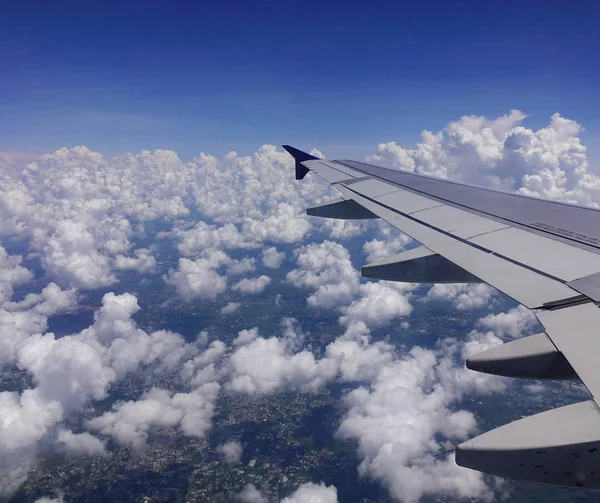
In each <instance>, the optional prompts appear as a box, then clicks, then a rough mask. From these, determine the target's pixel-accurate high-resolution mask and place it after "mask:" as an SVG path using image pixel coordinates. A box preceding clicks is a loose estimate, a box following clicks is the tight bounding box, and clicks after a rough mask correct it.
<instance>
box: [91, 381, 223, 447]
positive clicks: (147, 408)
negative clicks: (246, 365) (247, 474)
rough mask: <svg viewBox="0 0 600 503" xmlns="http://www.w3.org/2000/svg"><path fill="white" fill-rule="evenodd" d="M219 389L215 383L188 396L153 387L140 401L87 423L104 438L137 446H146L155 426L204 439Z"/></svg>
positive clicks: (120, 406) (124, 403)
mask: <svg viewBox="0 0 600 503" xmlns="http://www.w3.org/2000/svg"><path fill="white" fill-rule="evenodd" d="M219 388H220V386H219V384H217V383H216V382H212V383H208V384H204V385H202V386H200V387H199V388H197V389H195V390H194V391H191V392H189V393H171V392H169V391H167V390H164V389H158V388H153V389H151V390H150V391H148V392H147V393H146V394H145V395H144V396H143V397H142V398H141V399H140V400H137V401H129V402H121V403H118V404H117V405H116V406H114V407H113V410H112V411H110V412H106V413H105V414H103V415H102V416H100V417H96V418H94V419H91V420H90V421H88V423H87V424H88V426H89V427H90V428H91V429H93V430H95V431H98V432H99V433H100V434H102V435H105V436H111V437H113V438H114V439H115V440H116V441H117V442H120V443H122V444H130V445H133V446H134V447H141V446H142V445H144V443H145V442H146V439H147V436H148V432H149V431H150V428H152V427H160V426H162V427H174V426H178V427H179V428H180V429H181V431H182V433H183V434H184V435H188V436H194V437H204V435H205V434H206V432H207V431H208V429H209V428H210V426H211V420H212V415H213V410H214V402H215V400H216V396H217V393H218V391H219Z"/></svg>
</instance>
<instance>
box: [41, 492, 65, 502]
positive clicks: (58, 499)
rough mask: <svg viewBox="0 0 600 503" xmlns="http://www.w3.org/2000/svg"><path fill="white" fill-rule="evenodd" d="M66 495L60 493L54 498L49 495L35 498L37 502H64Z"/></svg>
mask: <svg viewBox="0 0 600 503" xmlns="http://www.w3.org/2000/svg"><path fill="white" fill-rule="evenodd" d="M64 501H65V500H64V497H63V495H62V494H59V495H58V496H57V497H56V498H52V497H49V496H44V497H43V498H38V499H36V500H35V503H64Z"/></svg>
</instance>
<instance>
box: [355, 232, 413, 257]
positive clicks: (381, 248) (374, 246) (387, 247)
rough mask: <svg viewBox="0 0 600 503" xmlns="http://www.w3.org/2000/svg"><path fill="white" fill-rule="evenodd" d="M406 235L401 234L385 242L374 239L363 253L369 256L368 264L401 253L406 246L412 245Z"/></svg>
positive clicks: (365, 245)
mask: <svg viewBox="0 0 600 503" xmlns="http://www.w3.org/2000/svg"><path fill="white" fill-rule="evenodd" d="M411 242H412V239H410V238H409V237H408V236H407V235H406V234H400V235H399V236H397V237H394V238H388V239H384V240H379V239H373V240H371V241H368V242H366V243H365V244H364V245H363V253H364V254H365V255H367V263H371V262H375V261H376V260H379V259H382V258H384V257H388V256H390V255H394V254H396V253H400V252H401V251H403V250H404V249H405V248H406V245H407V244H409V243H411Z"/></svg>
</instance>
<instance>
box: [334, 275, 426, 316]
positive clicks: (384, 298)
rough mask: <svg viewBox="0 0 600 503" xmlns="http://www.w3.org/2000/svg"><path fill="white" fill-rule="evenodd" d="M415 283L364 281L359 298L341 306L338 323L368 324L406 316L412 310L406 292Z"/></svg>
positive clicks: (359, 290)
mask: <svg viewBox="0 0 600 503" xmlns="http://www.w3.org/2000/svg"><path fill="white" fill-rule="evenodd" d="M415 287H416V285H414V284H412V283H392V282H390V281H380V282H378V283H373V282H369V283H364V284H362V285H360V287H359V289H358V293H359V298H358V299H357V300H354V301H353V302H352V303H351V304H350V305H348V306H345V307H342V312H343V313H344V314H343V316H341V317H340V323H342V324H344V325H345V324H348V323H352V322H356V321H363V322H365V323H366V324H367V325H369V326H381V325H385V324H387V323H388V322H389V321H390V320H391V319H392V318H395V317H397V316H406V315H408V314H410V313H411V312H412V306H411V305H410V302H409V296H408V292H410V290H412V289H414V288H415Z"/></svg>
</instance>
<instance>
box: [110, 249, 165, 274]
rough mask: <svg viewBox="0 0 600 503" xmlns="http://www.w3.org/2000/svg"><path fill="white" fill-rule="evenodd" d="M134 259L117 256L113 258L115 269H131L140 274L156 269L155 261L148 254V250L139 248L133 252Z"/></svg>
mask: <svg viewBox="0 0 600 503" xmlns="http://www.w3.org/2000/svg"><path fill="white" fill-rule="evenodd" d="M134 255H135V257H126V256H125V255H117V256H116V257H115V268H116V269H133V270H136V271H138V272H140V273H148V272H152V271H153V270H154V268H155V267H156V259H155V258H154V257H153V256H152V255H151V254H150V250H148V249H146V248H139V249H137V250H135V252H134Z"/></svg>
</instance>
